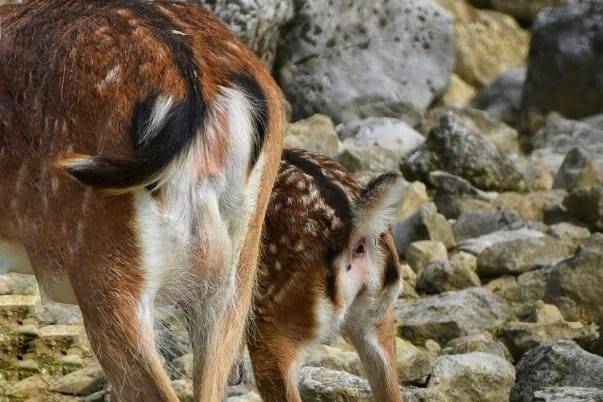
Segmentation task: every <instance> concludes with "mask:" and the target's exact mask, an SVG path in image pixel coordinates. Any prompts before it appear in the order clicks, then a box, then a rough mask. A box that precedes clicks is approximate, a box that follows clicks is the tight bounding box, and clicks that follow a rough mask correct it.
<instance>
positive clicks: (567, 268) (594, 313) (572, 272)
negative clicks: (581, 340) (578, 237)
mask: <svg viewBox="0 0 603 402" xmlns="http://www.w3.org/2000/svg"><path fill="white" fill-rule="evenodd" d="M601 284H603V234H601V233H596V234H594V235H592V236H591V237H589V238H588V239H586V240H585V241H584V243H582V245H580V247H579V248H578V251H577V252H576V255H575V256H573V257H572V258H569V259H567V260H565V261H562V262H560V263H559V264H557V265H556V266H555V267H554V268H553V269H552V271H551V272H550V274H549V275H548V280H547V284H546V291H545V295H544V299H545V301H547V302H548V303H551V304H556V305H557V306H558V307H559V309H560V310H561V312H562V313H563V316H564V317H565V318H566V319H568V320H570V321H582V322H595V323H600V324H601V323H603V286H601Z"/></svg>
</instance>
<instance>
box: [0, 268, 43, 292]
mask: <svg viewBox="0 0 603 402" xmlns="http://www.w3.org/2000/svg"><path fill="white" fill-rule="evenodd" d="M10 294H13V295H31V296H35V295H38V283H37V282H36V278H35V277H34V276H33V275H26V274H19V273H15V272H9V273H7V274H4V275H0V295H10Z"/></svg>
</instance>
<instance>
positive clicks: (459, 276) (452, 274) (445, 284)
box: [417, 261, 481, 294]
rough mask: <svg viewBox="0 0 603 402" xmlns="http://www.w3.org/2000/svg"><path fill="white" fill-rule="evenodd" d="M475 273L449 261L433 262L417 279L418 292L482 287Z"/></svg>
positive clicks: (428, 292)
mask: <svg viewBox="0 0 603 402" xmlns="http://www.w3.org/2000/svg"><path fill="white" fill-rule="evenodd" d="M480 285H481V282H480V280H479V277H478V276H477V274H476V273H475V271H473V270H471V269H468V268H467V267H466V266H463V265H457V264H454V265H453V264H452V263H450V262H448V261H432V262H431V263H429V264H428V265H427V266H426V267H425V268H424V269H423V270H422V271H421V272H420V273H419V276H418V278H417V290H418V291H421V292H425V293H427V294H434V293H442V292H446V291H449V290H459V289H465V288H469V287H474V286H480Z"/></svg>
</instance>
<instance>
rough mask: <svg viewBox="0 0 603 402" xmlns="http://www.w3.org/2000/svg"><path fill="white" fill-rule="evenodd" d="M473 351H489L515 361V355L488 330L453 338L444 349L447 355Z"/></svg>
mask: <svg viewBox="0 0 603 402" xmlns="http://www.w3.org/2000/svg"><path fill="white" fill-rule="evenodd" d="M471 352H483V353H489V354H491V355H494V356H498V357H502V358H503V359H505V360H507V361H509V362H513V357H512V356H511V353H510V352H509V350H508V349H507V347H506V346H505V345H504V344H503V343H501V342H499V341H497V340H496V339H494V338H493V337H492V335H491V334H489V333H488V332H480V333H478V334H474V335H467V336H463V337H460V338H455V339H452V340H451V341H450V342H448V343H447V344H446V347H445V348H444V350H443V353H444V354H447V355H462V354H466V353H471Z"/></svg>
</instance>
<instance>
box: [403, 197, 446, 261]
mask: <svg viewBox="0 0 603 402" xmlns="http://www.w3.org/2000/svg"><path fill="white" fill-rule="evenodd" d="M392 231H393V234H394V239H395V240H396V246H397V248H398V250H399V251H400V254H402V255H405V254H406V252H407V248H408V247H409V245H410V243H412V242H414V241H419V240H433V241H440V242H442V243H443V244H444V246H445V247H446V248H452V247H454V246H455V245H456V240H455V239H454V234H453V233H452V227H451V226H450V223H448V221H447V220H446V218H445V217H444V216H443V215H441V214H439V213H438V211H437V208H436V207H435V205H434V204H432V203H425V204H423V205H422V206H421V207H420V208H419V210H418V211H417V212H415V213H414V214H413V215H411V216H409V217H407V218H405V219H403V220H400V221H397V222H394V224H393V225H392ZM411 266H412V264H411Z"/></svg>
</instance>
